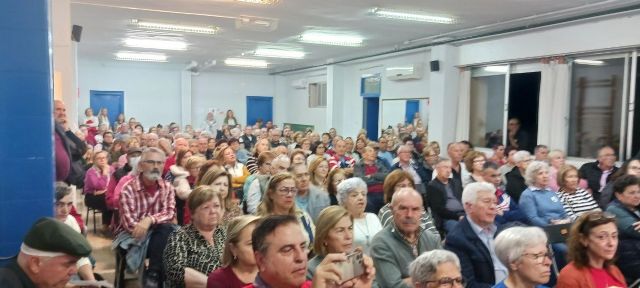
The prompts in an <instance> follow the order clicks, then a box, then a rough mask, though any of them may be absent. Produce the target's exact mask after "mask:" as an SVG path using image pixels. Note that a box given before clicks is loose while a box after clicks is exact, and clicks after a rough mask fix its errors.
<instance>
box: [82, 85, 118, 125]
mask: <svg viewBox="0 0 640 288" xmlns="http://www.w3.org/2000/svg"><path fill="white" fill-rule="evenodd" d="M89 106H90V107H91V109H93V113H94V114H95V115H96V116H97V115H98V113H99V112H100V109H102V108H107V112H108V114H109V121H110V122H111V123H109V125H113V122H114V121H116V119H117V118H118V115H120V113H124V92H123V91H98V90H91V91H89Z"/></svg>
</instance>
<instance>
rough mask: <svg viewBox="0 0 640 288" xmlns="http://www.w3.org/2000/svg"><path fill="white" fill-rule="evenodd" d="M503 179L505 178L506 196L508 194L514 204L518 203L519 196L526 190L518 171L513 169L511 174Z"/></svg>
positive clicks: (516, 168) (515, 168)
mask: <svg viewBox="0 0 640 288" xmlns="http://www.w3.org/2000/svg"><path fill="white" fill-rule="evenodd" d="M505 178H507V187H506V190H507V194H509V196H511V198H512V199H513V200H514V201H516V203H520V195H522V192H524V190H525V189H527V184H525V182H524V177H522V174H520V169H519V168H518V167H513V169H511V172H509V173H507V174H505Z"/></svg>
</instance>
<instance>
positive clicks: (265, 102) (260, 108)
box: [247, 96, 275, 125]
mask: <svg viewBox="0 0 640 288" xmlns="http://www.w3.org/2000/svg"><path fill="white" fill-rule="evenodd" d="M258 119H262V121H263V123H267V121H273V97H270V96H247V125H254V124H256V121H257V120H258ZM274 124H275V123H274Z"/></svg>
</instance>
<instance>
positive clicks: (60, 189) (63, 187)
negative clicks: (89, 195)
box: [55, 181, 71, 202]
mask: <svg viewBox="0 0 640 288" xmlns="http://www.w3.org/2000/svg"><path fill="white" fill-rule="evenodd" d="M55 188H56V194H55V201H56V202H58V201H60V200H61V199H62V198H64V197H67V195H69V194H71V187H69V185H67V183H64V182H62V181H57V182H56V184H55Z"/></svg>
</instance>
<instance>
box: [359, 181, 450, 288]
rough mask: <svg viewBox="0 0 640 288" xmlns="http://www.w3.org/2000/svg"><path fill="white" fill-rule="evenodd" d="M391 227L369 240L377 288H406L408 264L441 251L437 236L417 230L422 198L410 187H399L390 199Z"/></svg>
mask: <svg viewBox="0 0 640 288" xmlns="http://www.w3.org/2000/svg"><path fill="white" fill-rule="evenodd" d="M391 211H392V213H393V224H392V225H388V226H386V227H384V228H383V229H382V230H381V231H380V232H378V234H376V236H374V237H373V240H372V241H371V257H373V259H374V261H373V262H374V264H375V266H376V281H377V283H378V285H379V286H380V287H385V288H387V287H388V288H391V287H393V288H409V287H412V285H413V281H412V280H411V277H409V263H411V261H413V260H415V259H416V257H418V256H419V255H420V254H422V253H424V252H426V251H431V250H433V249H439V248H441V244H440V235H438V234H436V233H433V232H431V231H428V230H427V231H425V230H424V229H422V228H421V226H420V223H421V217H422V214H423V212H424V207H423V205H422V196H421V195H420V193H418V191H416V190H415V189H413V188H402V189H400V190H398V191H397V192H396V193H394V194H393V196H392V198H391Z"/></svg>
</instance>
